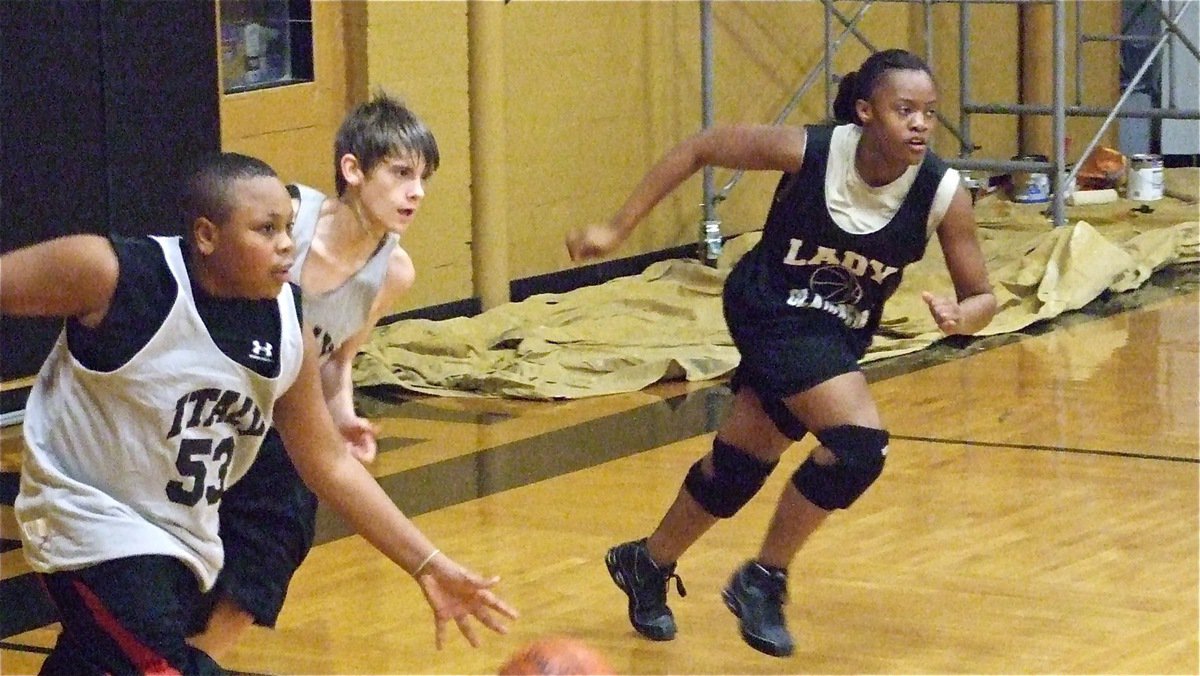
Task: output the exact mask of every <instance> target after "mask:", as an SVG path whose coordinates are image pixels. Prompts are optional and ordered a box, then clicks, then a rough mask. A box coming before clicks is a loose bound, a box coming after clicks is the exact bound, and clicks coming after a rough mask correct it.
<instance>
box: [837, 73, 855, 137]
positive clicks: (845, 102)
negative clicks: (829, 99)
mask: <svg viewBox="0 0 1200 676" xmlns="http://www.w3.org/2000/svg"><path fill="white" fill-rule="evenodd" d="M857 82H858V71H856V70H855V71H850V72H849V73H846V74H845V75H843V76H842V79H841V81H840V82H838V90H837V97H836V98H834V100H833V119H835V120H837V121H838V122H840V123H842V124H846V123H848V122H853V123H854V124H857V125H861V124H862V120H860V119H858V111H857V110H855V109H854V103H855V101H857V100H858V97H857V96H855V95H854V94H855V90H856V89H857V87H856V86H855V84H856V83H857Z"/></svg>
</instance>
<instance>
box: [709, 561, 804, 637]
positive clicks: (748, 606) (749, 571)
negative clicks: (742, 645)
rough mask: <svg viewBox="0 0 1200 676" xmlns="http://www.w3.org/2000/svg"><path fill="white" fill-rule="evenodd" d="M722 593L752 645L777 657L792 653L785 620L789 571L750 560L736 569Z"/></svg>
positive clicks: (744, 635) (789, 635) (743, 633)
mask: <svg viewBox="0 0 1200 676" xmlns="http://www.w3.org/2000/svg"><path fill="white" fill-rule="evenodd" d="M721 596H722V597H723V598H724V599H725V605H726V606H729V609H730V610H732V611H733V614H734V615H737V616H738V625H739V627H740V628H741V630H742V639H743V640H745V641H746V643H748V644H750V647H751V648H754V649H755V650H758V651H760V652H764V653H766V654H768V655H774V656H775V657H787V656H788V655H791V654H792V651H793V650H794V649H795V644H794V643H793V642H792V635H791V634H789V633H788V630H787V625H786V622H785V621H784V619H783V604H784V602H785V601H786V600H787V571H783V570H778V569H775V570H767V569H766V568H764V567H763V566H762V565H760V564H758V563H756V562H754V561H747V562H746V563H745V564H743V565H742V567H741V568H738V569H737V571H735V572H734V574H733V577H731V578H730V579H729V584H728V585H727V586H726V587H725V591H724V592H722V593H721Z"/></svg>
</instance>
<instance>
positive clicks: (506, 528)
mask: <svg viewBox="0 0 1200 676" xmlns="http://www.w3.org/2000/svg"><path fill="white" fill-rule="evenodd" d="M1157 279H1159V281H1158V283H1157V285H1156V286H1155V285H1152V286H1153V288H1150V289H1148V290H1145V291H1137V292H1134V294H1136V295H1130V294H1123V295H1122V297H1116V298H1112V299H1107V300H1106V301H1104V302H1102V303H1097V304H1093V306H1089V308H1087V309H1085V311H1084V312H1080V313H1072V314H1071V315H1067V316H1065V317H1063V318H1060V320H1057V321H1056V322H1054V323H1053V324H1047V325H1042V326H1038V327H1034V328H1032V329H1031V330H1030V331H1029V332H1027V333H1025V334H1021V335H1010V336H1000V337H995V338H990V339H981V340H976V341H961V342H957V343H953V344H950V345H943V346H939V347H935V348H932V349H931V350H927V351H925V352H923V353H918V354H917V355H910V356H909V357H908V358H899V359H894V360H890V361H888V362H881V363H877V364H872V365H869V366H868V368H867V372H868V375H869V376H870V377H871V379H872V381H873V385H872V387H873V391H874V393H875V395H876V397H877V399H878V401H879V404H880V409H881V411H882V412H883V415H884V418H885V422H886V425H887V427H888V428H889V429H890V430H891V432H892V443H891V452H890V453H889V458H890V460H889V462H888V467H887V469H886V471H885V472H884V475H883V478H882V479H881V480H880V481H879V483H878V484H876V486H875V487H873V488H872V489H871V491H869V492H868V493H867V494H866V496H864V497H863V499H862V500H861V501H860V502H859V503H858V504H857V505H855V507H854V508H853V509H851V510H849V511H846V512H842V513H838V514H835V515H834V516H833V517H831V519H830V520H829V522H828V523H827V525H826V527H825V528H824V529H822V530H821V531H818V533H817V534H816V536H815V537H814V539H813V540H812V541H811V542H810V543H809V545H808V546H807V547H806V548H805V549H804V550H802V551H801V553H800V556H799V557H798V558H797V561H796V563H795V565H794V566H793V569H792V571H791V581H790V591H791V596H792V598H791V603H790V604H789V606H788V607H787V616H788V620H789V623H790V626H791V628H792V630H793V633H794V634H795V635H796V637H797V650H796V654H795V655H794V656H792V657H791V658H788V659H783V660H781V659H776V658H771V657H767V656H765V655H762V654H760V653H757V652H755V651H754V650H752V649H750V648H749V647H747V646H746V645H744V644H743V643H742V641H741V640H740V638H739V636H738V632H737V626H736V621H735V620H734V618H733V616H732V615H730V613H729V612H728V611H727V610H726V609H725V608H724V606H723V604H722V602H721V600H720V590H721V587H722V586H723V585H724V583H725V581H726V577H727V576H728V574H729V573H730V571H732V570H733V568H734V567H736V566H737V565H738V564H739V563H740V562H741V561H742V560H743V559H744V558H746V557H748V556H750V555H752V554H753V552H754V551H755V550H756V549H757V545H758V541H759V538H760V537H761V535H762V533H763V531H764V529H765V526H766V523H767V520H768V519H769V516H770V512H771V509H772V507H773V504H774V500H775V498H776V497H777V496H778V494H779V491H780V490H781V488H782V486H783V484H784V482H785V481H786V480H787V478H788V476H789V475H790V474H791V472H792V469H793V468H794V467H795V466H796V464H798V463H799V462H800V461H801V460H802V458H803V455H804V453H806V452H807V450H808V449H809V448H810V447H811V446H812V445H813V443H814V442H812V441H811V440H806V441H804V442H801V443H799V444H797V445H796V446H795V447H794V448H793V449H791V450H790V451H788V453H787V455H785V456H784V461H783V463H782V465H781V468H780V469H779V470H777V471H776V473H775V474H774V475H773V476H772V477H771V479H770V481H769V482H768V484H767V486H766V488H765V489H764V490H763V492H762V493H761V494H760V495H759V496H758V497H757V498H756V499H755V500H754V501H752V502H751V503H750V504H749V505H748V506H747V507H746V508H745V509H744V510H743V511H742V512H741V513H740V514H739V515H738V516H737V517H735V518H734V519H731V520H728V521H723V522H721V523H720V524H718V525H717V527H716V528H714V529H713V531H712V532H710V533H709V534H708V535H707V536H706V537H705V538H704V539H702V540H701V541H700V542H699V543H698V544H697V545H696V546H695V547H694V548H693V549H692V551H690V552H689V553H688V554H687V555H686V556H685V557H684V558H683V560H682V561H681V563H680V566H679V571H678V572H679V573H680V574H681V575H682V577H683V579H684V581H685V583H686V586H687V589H688V591H689V594H688V596H687V598H683V599H681V598H679V597H678V596H675V595H674V592H672V596H671V605H672V608H673V609H674V610H675V614H676V617H677V620H678V623H679V627H680V632H679V636H678V638H677V639H676V640H675V641H672V642H666V643H654V642H651V641H647V640H644V639H642V638H641V637H639V636H637V635H636V634H635V633H634V632H633V630H632V629H631V628H630V626H629V624H628V621H627V619H626V615H625V600H624V596H623V595H622V594H621V593H620V592H619V591H618V590H617V589H616V588H615V587H614V586H613V584H612V582H611V581H610V580H609V579H608V575H607V572H606V571H605V568H604V563H603V556H604V552H605V550H606V549H607V548H608V547H609V546H611V545H612V544H615V543H617V542H620V541H623V540H627V539H632V538H635V537H640V536H643V535H645V534H648V533H649V531H650V530H651V529H652V528H653V527H654V526H655V524H656V523H657V521H658V518H659V517H660V516H661V514H662V512H663V510H664V509H665V508H666V506H667V505H668V504H669V502H670V501H671V500H672V498H673V497H674V495H675V492H676V490H677V488H678V487H679V484H680V482H681V481H682V478H683V476H684V474H685V472H686V471H687V468H688V466H689V465H690V464H691V463H692V462H693V461H694V460H695V459H696V458H697V457H699V456H700V455H702V454H703V453H705V452H706V451H707V449H708V447H709V444H710V443H711V439H712V432H713V430H715V429H716V425H717V423H718V422H719V420H720V417H721V415H722V412H723V410H724V408H725V405H726V404H727V402H728V400H729V391H728V389H727V388H726V387H725V385H724V383H723V382H705V383H693V384H684V383H672V384H665V385H661V386H656V387H654V388H651V389H649V390H646V391H643V392H638V393H635V394H629V395H618V396H610V397H602V398H595V399H587V400H580V401H570V402H556V403H541V402H521V401H503V400H490V399H436V398H426V397H407V396H402V395H401V396H396V395H395V394H394V393H386V392H373V393H363V394H362V396H361V397H360V403H361V405H362V407H363V409H364V411H365V412H366V413H367V414H368V415H369V416H371V417H372V418H374V419H376V420H378V421H379V423H380V425H381V427H382V435H381V436H382V444H381V446H382V448H383V449H384V451H385V452H383V453H382V454H381V457H380V458H379V460H378V461H377V462H376V463H375V466H374V470H375V472H376V474H377V476H378V477H379V478H380V481H381V483H382V484H383V485H384V486H385V487H386V488H387V489H388V491H389V493H390V494H392V495H393V496H394V497H395V498H396V500H397V502H398V503H399V504H400V505H401V506H402V507H403V508H404V509H405V510H406V512H407V513H409V514H410V515H415V520H416V521H417V523H418V524H419V525H420V527H421V528H422V529H424V530H425V532H426V533H428V534H429V535H430V536H431V537H432V538H433V539H434V541H435V542H436V543H437V544H438V545H439V546H440V547H442V548H443V549H445V550H446V551H447V552H449V553H451V555H452V556H454V557H455V558H457V559H459V560H460V561H462V562H463V563H465V564H467V565H470V566H472V567H474V568H476V569H477V570H480V571H481V572H485V573H495V574H499V575H501V576H502V578H503V580H502V582H501V584H500V587H499V591H500V593H501V594H502V595H503V596H504V597H505V598H506V599H507V600H508V601H510V602H511V603H512V604H513V605H515V606H517V608H518V609H519V610H520V611H521V612H522V613H523V616H522V618H521V619H520V620H518V621H517V622H515V623H514V624H513V625H512V627H511V629H512V631H511V633H510V634H509V635H508V636H496V635H490V634H489V635H486V636H485V637H484V644H483V646H482V647H480V648H479V649H474V650H473V649H471V648H470V647H469V646H468V645H467V643H466V641H465V640H463V639H462V637H461V636H457V635H452V636H451V640H450V641H449V645H448V647H447V648H445V649H444V650H443V651H442V652H440V653H439V652H437V651H435V650H434V647H433V628H432V620H431V617H430V614H429V612H428V609H427V606H426V605H425V603H424V601H423V599H422V597H421V594H420V592H419V590H418V588H417V586H416V585H415V584H413V583H412V582H411V581H409V580H408V579H407V578H406V576H405V575H404V574H403V573H402V572H401V571H399V570H398V569H396V568H395V567H393V566H392V565H391V564H389V563H388V562H387V561H386V560H385V559H384V558H383V557H382V556H380V555H378V554H377V553H375V552H374V551H373V550H372V549H370V547H369V546H367V545H366V544H365V543H364V541H362V540H361V539H360V538H358V537H357V536H352V535H349V534H348V533H347V531H346V529H345V528H344V526H343V525H342V524H341V523H340V522H339V521H338V520H337V519H336V517H332V516H331V515H329V514H326V513H322V515H321V523H320V524H319V534H318V538H319V542H320V544H319V545H318V546H317V547H316V548H315V549H314V550H313V552H312V554H311V555H310V557H309V559H308V561H307V562H306V563H305V564H304V566H303V567H302V568H301V569H300V572H299V573H298V575H297V578H296V580H295V581H294V583H293V586H292V591H291V594H290V597H289V600H288V604H287V605H286V606H285V608H284V612H283V615H282V617H281V618H280V622H279V626H278V628H277V629H276V630H275V631H268V630H258V629H255V630H253V631H252V633H251V634H250V635H249V636H248V637H247V638H246V640H245V641H243V643H242V644H241V645H240V646H239V648H238V649H237V651H236V652H235V653H234V654H233V655H232V656H231V657H230V658H229V659H226V660H225V663H226V666H227V667H229V668H232V669H237V670H240V671H244V672H252V673H370V674H382V673H489V672H490V673H495V670H496V668H497V666H498V665H499V664H501V663H502V662H503V661H504V659H505V658H506V657H507V656H508V655H509V654H510V653H511V652H513V651H514V650H515V649H516V648H517V647H518V646H519V645H521V644H523V643H525V642H527V641H529V640H531V639H533V638H534V637H538V636H542V635H546V634H569V635H573V636H576V637H579V638H582V639H583V640H585V641H587V642H589V643H591V644H592V645H593V646H595V647H596V648H598V649H599V650H600V651H601V652H603V653H604V654H605V655H606V656H607V657H608V659H609V660H610V661H611V663H612V665H613V666H614V668H615V669H616V671H617V672H619V673H634V674H658V673H708V674H730V673H1023V674H1024V673H1162V674H1166V673H1187V674H1195V673H1198V672H1200V657H1198V654H1200V653H1198V651H1200V646H1198V641H1197V635H1198V629H1200V616H1198V598H1200V583H1198V575H1200V552H1198V549H1200V523H1198V515H1200V481H1198V479H1200V471H1198V470H1200V442H1198V435H1200V427H1198V423H1197V419H1198V417H1200V411H1198V401H1200V387H1198V380H1200V367H1198V364H1200V362H1198V359H1200V349H1198V344H1200V336H1198V323H1200V310H1198V308H1200V295H1198V294H1197V291H1196V288H1197V284H1196V268H1195V267H1194V266H1193V267H1192V268H1191V269H1190V270H1188V271H1185V272H1184V273H1182V275H1177V276H1176V277H1175V278H1173V279H1168V280H1167V281H1166V282H1163V281H1162V280H1161V276H1159V277H1158V278H1157ZM1181 280H1182V283H1181ZM1130 299H1133V300H1130ZM0 443H2V446H0V450H2V453H0V470H3V472H2V473H0V498H2V502H3V506H0V534H2V536H3V537H4V538H10V539H8V540H4V541H3V543H2V544H3V547H2V548H0V549H2V550H3V551H2V552H0V578H2V579H0V629H3V633H0V672H3V673H5V674H9V673H29V672H34V671H36V670H37V668H38V666H39V665H40V664H41V662H42V660H43V659H44V655H45V653H46V651H47V649H48V648H49V647H50V646H51V645H53V642H54V639H55V635H56V631H57V629H56V627H57V625H56V624H54V620H53V615H52V612H51V611H50V609H49V608H47V607H46V605H45V603H44V601H43V600H42V598H41V596H40V592H39V591H38V588H37V587H36V584H35V583H34V581H33V578H32V576H31V575H30V574H28V568H27V566H26V565H25V563H24V560H23V559H22V558H21V552H20V545H19V543H18V542H15V541H13V540H12V539H11V538H14V537H15V535H14V533H15V526H14V524H13V515H12V508H11V504H12V499H13V496H14V495H15V492H16V477H17V472H18V470H19V464H20V453H21V442H20V439H19V429H16V428H9V429H6V430H4V432H3V435H2V436H0ZM450 631H451V632H452V633H453V629H450Z"/></svg>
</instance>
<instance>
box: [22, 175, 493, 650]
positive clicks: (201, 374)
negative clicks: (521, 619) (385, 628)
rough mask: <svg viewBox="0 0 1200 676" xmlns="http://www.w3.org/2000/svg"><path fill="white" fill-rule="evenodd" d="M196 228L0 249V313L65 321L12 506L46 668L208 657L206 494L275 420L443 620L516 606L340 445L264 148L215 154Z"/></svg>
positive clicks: (217, 548)
mask: <svg viewBox="0 0 1200 676" xmlns="http://www.w3.org/2000/svg"><path fill="white" fill-rule="evenodd" d="M184 215H185V219H186V220H185V222H186V224H187V226H188V237H187V241H186V242H184V241H183V240H181V239H180V238H136V239H127V238H122V237H117V236H113V237H110V238H106V237H102V236H97V235H78V236H72V237H64V238H59V239H55V240H51V241H48V242H44V243H41V244H37V245H33V246H30V247H25V248H23V249H18V250H16V251H13V252H10V253H7V254H5V255H4V256H3V257H0V270H2V274H0V315H9V316H53V317H64V318H66V319H67V322H66V326H65V328H64V331H63V333H62V334H61V335H60V337H59V340H58V342H57V344H56V345H55V347H54V349H53V351H52V353H51V355H50V357H49V358H48V359H47V361H46V363H45V365H43V367H42V369H41V372H40V373H39V375H38V378H37V381H36V383H35V385H34V387H33V390H32V392H31V393H30V397H29V401H28V404H27V407H28V408H27V413H26V422H25V436H26V445H27V453H26V456H25V459H24V463H23V467H22V476H21V489H20V493H19V495H18V496H17V500H16V503H15V511H16V515H17V521H18V524H19V526H20V529H21V537H22V541H23V545H24V551H25V554H26V558H27V559H28V560H29V562H30V565H31V566H32V567H33V568H34V569H35V570H36V571H38V572H39V573H41V574H42V579H43V581H44V582H45V584H46V588H47V590H48V591H49V593H50V595H51V597H52V598H53V600H54V602H55V605H56V606H57V607H58V610H59V615H60V620H61V622H62V632H61V634H60V635H59V638H58V641H57V643H56V645H55V648H54V650H53V651H52V652H51V654H50V655H49V656H48V657H47V659H46V662H45V663H44V665H43V671H44V672H46V673H71V674H90V673H96V674H99V673H131V672H139V673H145V672H151V671H153V672H169V671H174V672H182V673H210V672H217V671H219V670H220V668H219V666H218V665H217V664H216V663H215V662H214V661H213V660H212V659H211V658H210V657H209V656H208V655H207V654H205V653H204V652H203V651H202V650H199V649H197V648H194V647H192V646H190V645H188V644H187V643H186V641H185V636H186V633H187V625H188V622H189V620H190V618H191V616H192V615H193V614H194V613H195V612H196V608H197V605H198V603H199V599H200V595H201V593H202V592H203V591H206V590H207V589H209V588H210V587H211V586H212V584H213V582H214V580H215V578H216V577H217V573H218V571H219V569H220V567H221V564H222V559H223V552H222V546H221V542H220V539H219V537H218V532H217V518H218V514H217V510H218V507H219V505H220V502H221V499H222V496H223V494H224V492H225V490H226V489H227V488H228V487H230V486H232V485H234V484H235V482H237V481H238V480H239V479H241V478H242V475H243V474H245V472H246V471H247V468H248V467H249V466H250V464H251V463H252V462H253V459H254V456H255V454H256V453H257V451H258V446H259V444H260V442H261V439H262V436H263V435H264V434H265V432H266V429H267V428H269V427H270V426H271V425H274V426H275V428H276V429H278V431H279V434H280V436H281V437H282V439H283V440H284V441H285V442H287V448H288V450H289V452H290V453H291V455H292V459H293V460H294V461H295V464H296V468H297V469H298V471H299V473H300V475H301V476H303V477H304V479H305V480H306V481H307V482H309V484H310V486H311V487H312V488H313V490H315V491H316V492H317V494H318V495H320V496H321V497H322V499H324V500H325V501H326V502H327V504H329V505H330V506H332V507H333V508H334V509H335V510H337V511H338V512H339V513H340V514H341V515H342V516H343V517H344V518H345V519H346V520H347V521H348V522H349V523H350V524H352V525H353V526H354V528H355V529H356V530H357V531H358V532H359V533H360V534H362V535H363V536H364V537H365V538H367V539H368V540H369V541H370V542H371V543H372V544H373V545H374V546H375V547H376V548H378V549H379V550H380V551H381V552H383V553H384V554H385V555H387V556H388V557H389V558H390V559H392V560H393V561H395V562H396V563H397V564H398V565H400V566H401V567H403V568H404V569H405V570H406V571H409V572H410V573H411V574H413V575H414V576H416V577H417V578H418V580H419V581H420V584H421V586H422V589H423V590H424V591H425V594H426V598H427V600H428V602H429V603H430V605H431V607H432V608H433V611H434V614H435V616H436V617H437V618H438V623H439V624H438V626H439V633H440V630H441V629H442V627H443V626H444V622H446V621H449V620H450V619H454V620H456V621H460V626H461V627H465V628H464V631H465V632H467V633H468V635H469V638H472V639H473V636H470V632H471V629H470V625H465V624H463V622H465V620H466V619H467V618H468V616H470V615H474V616H475V617H476V618H477V619H478V620H479V621H481V622H482V623H483V624H484V625H485V626H487V627H489V628H491V629H493V630H495V631H499V632H503V631H505V627H504V625H503V621H502V620H501V618H500V617H499V616H498V615H497V613H499V614H500V615H504V616H508V617H515V613H514V611H513V610H512V609H511V608H509V607H508V606H507V605H506V604H505V603H504V602H503V601H501V600H500V599H498V598H497V597H496V596H495V595H494V594H493V593H492V591H491V589H490V588H491V587H492V586H493V585H494V584H495V582H496V580H495V579H494V578H493V579H484V578H481V577H480V576H479V575H477V574H475V573H473V572H471V571H469V570H467V569H465V568H463V567H462V566H460V565H458V564H457V563H455V562H454V561H452V560H451V559H449V558H448V557H446V556H444V555H440V556H439V555H437V550H436V549H435V548H434V547H433V545H432V544H431V543H430V542H429V540H428V539H427V538H426V537H425V536H424V535H423V534H422V533H421V532H420V531H419V530H418V529H417V528H416V527H415V526H414V525H413V524H412V522H411V521H409V520H408V519H407V518H406V517H405V516H404V515H403V514H402V513H401V512H400V511H399V510H398V509H397V508H396V506H395V505H394V504H393V503H392V502H391V500H390V499H389V498H388V497H387V495H386V494H384V493H383V491H382V489H380V487H379V485H378V484H377V483H376V482H375V480H374V479H373V478H372V477H371V476H370V474H369V473H367V471H366V470H365V468H364V467H363V466H362V465H361V463H359V462H358V461H357V460H356V459H355V458H354V457H353V456H352V455H351V454H350V453H349V452H348V451H347V448H346V444H345V441H344V440H343V438H342V436H341V435H340V434H339V433H338V430H337V428H336V427H335V425H334V423H333V421H332V420H331V418H330V415H329V411H328V408H327V407H326V406H325V403H324V400H323V398H322V396H321V392H320V382H319V381H320V375H319V373H318V369H317V348H316V345H315V342H314V341H313V340H312V338H311V337H310V336H307V335H305V332H303V331H302V330H301V328H300V327H301V324H300V321H299V314H300V308H299V303H298V298H297V294H296V293H295V291H294V289H293V287H291V286H289V285H288V284H287V283H286V282H287V273H288V269H289V268H290V266H291V262H292V258H293V256H294V247H293V244H292V239H291V235H290V227H291V222H292V204H291V200H290V198H289V195H288V193H287V191H286V189H285V188H284V186H283V184H282V183H281V182H280V181H279V179H278V178H277V177H276V175H275V172H274V171H273V170H272V169H271V168H270V167H269V166H267V165H266V164H265V163H263V162H261V161H259V160H255V159H253V158H249V157H246V156H242V155H237V154H233V153H226V154H222V155H219V156H216V157H213V158H208V159H206V160H205V161H204V162H203V163H202V164H201V165H200V167H199V169H198V170H197V171H196V172H195V173H194V174H193V175H192V176H191V178H190V179H189V182H188V184H187V189H186V191H185V197H184Z"/></svg>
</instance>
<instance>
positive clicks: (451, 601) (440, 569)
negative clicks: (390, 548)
mask: <svg viewBox="0 0 1200 676" xmlns="http://www.w3.org/2000/svg"><path fill="white" fill-rule="evenodd" d="M499 581H500V578H499V577H491V578H487V579H484V578H483V577H481V576H479V575H478V574H476V573H474V572H472V571H470V570H467V569H466V568H463V567H462V566H460V565H459V564H457V563H455V562H454V561H453V560H451V559H450V558H448V557H446V556H445V555H444V554H439V555H438V556H437V558H436V559H435V560H434V561H432V562H431V565H429V566H428V567H427V568H426V569H425V570H424V571H422V572H421V573H420V574H419V575H418V576H417V583H418V584H420V586H421V591H422V592H423V593H424V594H425V601H426V602H427V603H428V604H429V607H430V608H432V609H433V621H434V625H435V629H434V640H435V643H436V645H437V649H438V650H441V649H442V645H443V644H444V643H445V640H446V624H447V623H449V622H450V621H451V620H453V621H454V623H455V624H456V625H458V630H459V631H460V632H462V635H463V636H465V637H466V639H467V642H468V643H470V644H471V647H473V648H478V647H479V637H478V636H476V634H475V626H474V625H473V624H472V623H471V622H470V617H471V616H474V617H475V619H476V620H478V621H479V623H480V624H482V625H483V626H485V627H487V628H488V629H491V630H492V631H494V632H496V633H497V634H507V633H508V626H507V625H506V624H504V622H503V620H502V619H501V618H500V617H497V614H499V615H503V616H504V617H507V618H508V619H510V620H515V619H517V616H518V613H517V611H516V610H514V609H513V608H512V607H511V606H509V605H508V604H507V603H505V602H504V601H502V600H501V599H500V598H499V597H497V596H496V595H495V594H494V593H493V592H492V589H491V588H492V587H493V586H494V585H495V584H496V583H497V582H499Z"/></svg>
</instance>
